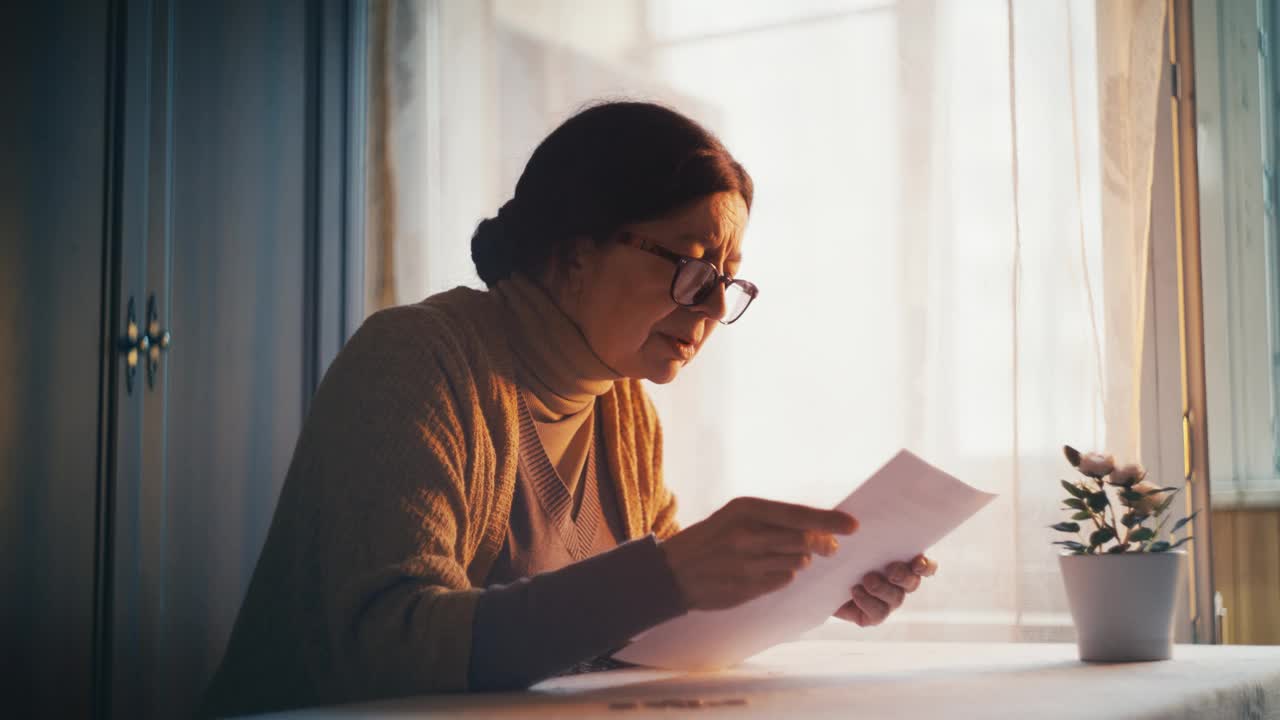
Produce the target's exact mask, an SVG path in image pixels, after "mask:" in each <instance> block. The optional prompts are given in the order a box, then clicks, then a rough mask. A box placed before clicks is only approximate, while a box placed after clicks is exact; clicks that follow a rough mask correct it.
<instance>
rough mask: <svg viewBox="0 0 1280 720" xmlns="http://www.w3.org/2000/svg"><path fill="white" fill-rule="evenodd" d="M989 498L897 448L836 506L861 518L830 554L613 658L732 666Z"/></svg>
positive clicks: (671, 625) (663, 628)
mask: <svg viewBox="0 0 1280 720" xmlns="http://www.w3.org/2000/svg"><path fill="white" fill-rule="evenodd" d="M995 497H996V496H995V495H992V494H991V493H986V492H982V491H980V490H978V489H976V488H974V487H971V486H969V485H967V484H965V483H963V482H961V481H959V480H957V479H956V478H954V477H952V476H950V475H948V474H947V473H944V472H942V471H941V470H939V469H938V468H936V467H934V466H932V465H930V464H929V463H927V462H925V461H924V460H921V459H920V458H919V457H917V456H916V455H914V454H912V453H911V452H909V451H907V450H903V451H901V452H899V453H898V454H897V455H895V456H894V457H893V458H892V459H891V460H889V462H888V463H886V464H885V465H884V466H883V467H881V468H880V469H879V470H877V471H876V472H875V473H874V474H873V475H872V476H871V477H870V478H868V479H867V480H866V482H864V483H862V484H861V485H860V486H858V488H857V489H856V490H854V491H853V492H852V493H851V494H850V495H849V497H847V498H845V499H844V501H843V502H841V503H840V504H839V505H837V506H836V507H838V508H839V509H841V510H844V511H845V512H847V513H849V514H850V515H853V516H854V517H855V518H857V519H858V530H857V532H855V533H854V534H853V535H847V536H841V537H840V549H839V550H838V551H837V552H836V554H835V555H833V556H831V557H826V558H824V557H821V556H817V555H815V556H814V557H813V563H812V564H810V565H809V567H807V568H805V569H804V570H803V571H801V572H800V573H799V574H797V575H796V578H795V580H793V581H792V582H791V584H789V585H788V586H786V587H785V588H782V589H781V590H778V591H776V592H773V593H770V594H768V595H764V596H762V597H758V598H756V599H755V600H752V601H750V602H748V603H744V604H742V605H739V606H738V607H735V608H730V609H728V610H715V611H700V610H694V611H692V612H690V613H688V614H686V615H683V616H681V617H678V618H676V619H674V620H671V621H668V622H665V623H663V624H661V625H658V626H657V627H654V628H652V629H650V630H648V631H646V632H644V633H641V634H640V635H638V636H637V637H636V638H635V639H634V641H633V642H632V643H631V644H630V645H628V646H627V647H625V648H623V649H622V650H620V651H618V652H617V653H615V654H614V657H616V658H618V659H619V660H624V661H626V662H631V663H636V664H638V665H648V666H651V667H658V668H666V669H671V670H716V669H720V668H724V667H728V666H730V665H734V664H737V663H738V662H741V661H742V660H744V659H746V658H748V657H750V656H752V655H755V654H756V653H758V652H760V651H762V650H764V649H766V648H769V647H771V646H773V645H776V644H778V643H780V642H786V641H788V640H791V639H794V638H795V637H797V636H798V635H800V634H802V633H804V632H806V631H808V630H810V629H812V628H814V627H817V626H818V625H820V624H822V623H823V622H824V621H825V620H826V619H827V618H828V617H830V616H831V614H832V613H833V612H835V611H836V609H837V608H839V607H840V606H841V605H843V604H844V603H845V602H846V601H847V600H848V599H849V588H851V587H853V585H854V584H856V583H857V582H858V581H859V580H860V579H861V578H862V577H863V576H864V575H866V574H867V573H868V572H870V571H872V570H881V569H883V568H884V567H885V566H886V565H888V564H889V563H891V562H894V561H896V560H910V559H911V558H913V557H915V556H916V555H917V554H919V553H922V552H924V551H925V550H927V549H929V548H930V547H931V546H933V545H934V544H935V543H937V542H938V541H939V540H941V539H942V538H943V537H945V536H946V535H947V534H948V533H950V532H951V531H952V530H955V529H956V528H957V527H959V526H960V524H961V523H963V522H964V521H965V520H968V519H969V518H970V517H971V516H972V515H973V514H974V513H976V512H978V510H981V509H982V508H983V507H984V506H986V504H987V503H989V502H991V501H992V500H993V499H995Z"/></svg>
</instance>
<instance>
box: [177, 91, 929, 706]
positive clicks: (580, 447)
mask: <svg viewBox="0 0 1280 720" xmlns="http://www.w3.org/2000/svg"><path fill="white" fill-rule="evenodd" d="M751 200H752V182H751V178H750V177H749V176H748V175H747V173H746V171H745V170H744V169H743V168H742V166H741V165H739V164H738V163H737V162H736V161H735V160H734V159H733V157H731V156H730V154H729V153H728V151H726V150H725V148H724V147H723V146H722V145H721V144H720V142H719V141H718V140H717V139H716V138H715V137H713V136H712V135H711V134H710V133H708V132H707V131H706V130H705V129H703V128H702V127H700V126H699V125H698V124H697V123H695V122H693V121H692V120H690V119H688V118H686V117H684V116H682V115H680V114H678V113H676V112H673V111H671V110H669V109H666V108H663V107H660V106H656V105H651V104H647V103H609V104H603V105H598V106H595V107H592V108H590V109H587V110H585V111H583V112H581V113H579V114H578V115H576V116H574V117H572V118H570V119H569V120H568V121H566V122H565V123H564V124H563V125H561V126H560V127H559V128H557V129H556V130H555V131H554V132H552V133H551V135H549V136H548V137H547V138H546V139H545V140H544V141H543V142H542V144H541V145H540V146H539V147H538V148H537V150H536V151H535V152H534V153H533V156H532V157H531V158H530V159H529V163H528V165H527V167H526V168H525V170H524V173H523V174H522V175H521V177H520V180H519V183H518V184H517V185H516V189H515V195H514V197H513V198H512V199H511V200H510V201H509V202H507V203H506V204H505V205H503V206H502V208H501V209H500V210H499V211H498V214H497V216H496V217H493V218H489V219H487V220H484V221H483V222H481V223H480V225H479V227H478V228H477V229H476V232H475V235H474V237H473V238H472V257H473V259H474V261H475V264H476V270H477V271H478V272H479V275H480V278H481V279H482V280H483V281H484V283H485V284H486V285H487V286H488V291H487V292H481V291H477V290H473V289H469V288H456V289H454V290H450V291H448V292H444V293H441V294H438V295H434V296H432V297H429V298H427V299H426V300H423V301H422V302H420V303H417V304H416V305H409V306H404V307H396V308H392V309H389V310H384V311H382V312H379V313H376V314H374V315H373V316H372V317H370V318H369V319H368V320H367V321H366V322H365V323H364V325H363V326H362V327H361V328H360V330H359V331H358V332H357V333H356V334H355V335H354V336H353V337H352V338H351V340H350V342H348V343H347V345H346V347H344V348H343V350H342V352H341V353H340V354H339V355H338V357H337V359H336V360H335V361H334V363H333V365H332V367H331V368H330V369H329V371H328V373H327V374H326V375H325V378H324V381H323V382H322V383H321V385H320V389H319V391H318V392H317V394H316V396H315V399H314V402H313V404H312V407H311V411H310V414H309V416H308V418H307V420H306V423H305V426H304V428H303V431H302V435H301V437H300V438H299V440H298V445H297V448H296V449H295V452H294V456H293V461H292V463H291V465H290V468H289V473H288V477H287V479H286V481H285V485H284V489H283V491H282V493H281V497H280V502H279V505H278V507H277V508H276V513H275V517H274V520H273V522H272V525H271V530H270V534H269V535H268V537H267V541H266V545H265V547H264V548H263V551H262V556H261V558H260V560H259V562H258V565H257V567H256V569H255V571H254V574H253V579H252V582H251V583H250V586H249V591H248V595H247V597H246V598H245V600H244V604H243V606H242V607H241V610H240V614H239V617H238V618H237V620H236V623H235V628H234V630H233V632H232V637H231V641H230V645H229V647H228V649H227V652H226V656H225V657H224V659H223V662H222V665H221V667H220V668H219V670H218V673H217V675H216V676H215V678H214V680H213V682H212V684H211V686H210V688H209V691H208V693H207V695H206V698H205V705H204V707H203V709H202V711H203V712H204V713H205V714H236V713H244V712H260V711H266V710H274V709H281V708H289V707H297V706H302V705H317V704H332V703H342V702H351V701H356V700H365V699H371V698H379V697H390V696H398V695H408V694H421V693H432V692H445V691H463V690H494V689H511V688H523V687H527V686H529V685H530V684H532V683H534V682H536V681H538V680H539V679H542V678H545V677H548V676H551V675H554V674H557V673H561V672H564V671H566V670H570V669H573V668H574V667H575V666H577V665H579V664H580V663H583V662H584V661H589V660H591V659H593V658H597V657H600V656H605V655H607V654H608V653H609V652H610V651H612V650H616V649H617V648H619V647H621V646H623V645H625V644H626V643H627V641H628V640H629V639H630V638H631V637H632V636H634V635H635V634H637V633H638V632H640V631H642V630H645V629H646V628H649V627H652V626H653V625H656V624H658V623H660V622H663V621H665V620H668V619H670V618H673V617H676V616H678V615H680V614H682V613H685V612H687V611H689V610H691V609H702V610H714V609H719V608H728V607H732V606H735V605H738V604H740V603H743V602H745V601H747V600H750V599H752V598H754V597H757V596H759V595H761V594H763V593H768V592H770V591H773V590H776V589H778V588H781V587H782V586H784V585H786V584H787V583H788V582H789V581H790V580H791V579H792V578H793V577H794V575H795V573H796V572H799V571H801V570H802V569H803V568H804V567H805V566H806V565H807V564H808V562H809V560H810V556H811V554H812V553H819V554H824V555H825V554H830V553H831V552H833V551H834V549H835V547H836V536H837V535H848V534H849V533H852V532H853V531H854V530H855V528H856V521H855V520H854V519H853V518H851V517H849V516H848V515H845V514H843V513H841V512H838V511H833V510H822V509H816V508H808V507H803V506H798V505H788V504H784V503H777V502H770V501H765V500H759V499H752V498H738V499H736V500H733V501H732V502H730V503H728V504H727V505H725V506H724V507H723V508H721V509H720V510H719V511H717V512H716V513H714V514H713V515H711V516H710V517H709V518H707V519H706V520H703V521H702V522H699V523H697V524H694V525H692V526H690V527H688V528H686V529H684V530H681V529H680V528H679V527H678V526H677V524H676V520H675V514H676V513H675V507H676V505H675V499H674V498H673V497H672V495H671V493H670V492H668V490H667V488H666V487H665V486H664V485H663V479H662V430H661V426H660V425H659V423H658V417H657V415H656V414H655V412H654V408H653V405H652V404H651V403H650V401H649V399H648V398H647V397H646V395H645V392H644V389H643V385H642V382H641V380H649V381H651V382H655V383H667V382H671V381H672V380H674V379H675V377H676V375H677V374H679V372H680V369H681V368H682V367H684V366H685V365H687V364H688V363H690V362H691V361H693V359H694V357H696V356H697V354H698V351H699V350H700V349H701V348H702V346H703V345H704V344H705V343H706V342H707V341H708V340H710V339H711V335H712V333H713V332H714V331H715V330H716V328H718V327H719V326H720V325H729V324H732V323H733V322H735V321H737V320H738V319H739V318H741V317H742V315H743V313H744V312H746V310H747V309H748V308H749V307H750V305H751V302H752V300H754V299H755V298H756V295H757V292H758V291H757V289H756V286H755V285H753V284H751V283H750V282H747V281H746V280H743V279H741V278H738V277H737V275H738V268H739V266H740V265H741V263H742V258H743V248H742V236H743V230H744V228H745V227H746V224H747V215H748V213H749V211H750V209H751ZM932 571H933V565H932V563H931V562H930V561H928V560H926V559H925V558H923V557H917V558H915V559H914V560H913V561H911V563H909V564H908V563H895V564H894V565H892V566H890V567H889V568H886V571H885V573H884V574H881V573H873V574H871V575H869V576H868V577H866V578H862V579H861V580H862V581H861V583H859V584H858V585H856V586H855V587H853V588H852V590H851V597H850V600H849V602H848V603H847V604H846V605H845V606H844V607H842V608H840V610H839V611H838V612H837V615H838V616H840V617H842V618H845V619H848V620H851V621H853V622H856V623H859V624H861V625H873V624H876V623H878V622H880V621H881V620H883V619H884V617H885V616H886V615H887V614H888V613H889V612H890V611H892V610H893V609H894V608H896V607H897V606H898V605H900V604H901V603H902V599H903V596H904V594H905V593H907V592H910V591H912V590H914V589H915V588H916V587H917V586H918V585H919V582H920V577H922V576H925V575H928V574H931V573H932Z"/></svg>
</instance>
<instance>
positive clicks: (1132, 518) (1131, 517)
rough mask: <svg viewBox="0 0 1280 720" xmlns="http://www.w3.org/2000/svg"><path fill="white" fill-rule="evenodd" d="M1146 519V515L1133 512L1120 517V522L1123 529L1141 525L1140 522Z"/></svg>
mask: <svg viewBox="0 0 1280 720" xmlns="http://www.w3.org/2000/svg"><path fill="white" fill-rule="evenodd" d="M1146 519H1147V516H1146V515H1139V514H1137V513H1135V512H1127V513H1125V514H1124V515H1122V516H1121V517H1120V522H1121V524H1123V525H1124V526H1125V527H1127V528H1131V527H1133V526H1135V525H1141V524H1142V521H1143V520H1146Z"/></svg>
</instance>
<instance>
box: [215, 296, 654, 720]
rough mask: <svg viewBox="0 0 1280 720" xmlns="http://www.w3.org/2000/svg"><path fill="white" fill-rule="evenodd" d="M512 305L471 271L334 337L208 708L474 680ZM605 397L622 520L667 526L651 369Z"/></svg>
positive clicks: (501, 472) (506, 445)
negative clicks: (647, 377) (474, 640)
mask: <svg viewBox="0 0 1280 720" xmlns="http://www.w3.org/2000/svg"><path fill="white" fill-rule="evenodd" d="M503 313H504V311H503V310H502V307H501V304H500V303H499V302H498V299H497V298H496V297H495V296H494V295H492V294H491V293H487V292H481V291H478V290H473V289H470V288H461V287H460V288H456V289H454V290H450V291H448V292H445V293H441V294H439V295H434V296H432V297H430V298H427V299H426V300H424V301H422V302H420V303H418V304H416V305H408V306H401V307H396V308H391V309H388V310H384V311H381V312H378V313H376V314H374V315H373V316H371V317H370V318H369V319H368V320H366V321H365V323H364V324H363V325H362V326H361V328H360V329H359V331H357V332H356V333H355V335H353V336H352V338H351V339H350V341H349V342H348V343H347V344H346V346H345V347H344V348H343V349H342V351H341V352H340V353H339V354H338V356H337V358H336V359H335V360H334V362H333V364H332V366H331V367H330V368H329V370H328V372H326V373H325V377H324V380H323V382H321V384H320V388H319V390H318V391H317V392H316V395H315V397H314V400H313V403H312V406H311V410H310V412H309V414H308V415H307V419H306V422H305V423H304V425H303V428H302V434H301V435H300V437H299V438H298V444H297V446H296V447H295V449H294V454H293V459H292V461H291V463H290V465H289V471H288V475H287V476H286V478H285V483H284V488H283V489H282V491H281V494H280V500H279V504H278V505H277V507H276V510H275V515H274V517H273V518H272V522H271V528H270V531H269V533H268V535H267V540H266V544H265V546H264V547H263V549H262V554H261V555H260V557H259V559H258V564H257V566H256V568H255V569H254V573H253V578H252V580H251V581H250V583H249V590H248V593H247V595H246V597H245V599H244V602H243V604H242V606H241V608H240V613H239V615H238V616H237V618H236V622H235V626H234V628H233V630H232V633H231V640H230V643H229V645H228V648H227V651H226V654H225V655H224V657H223V660H222V663H221V665H220V667H219V669H218V671H217V673H216V674H215V676H214V678H213V680H212V682H211V683H210V685H209V689H208V691H207V692H206V695H205V698H204V704H203V705H202V707H201V709H200V714H201V715H210V714H217V715H225V714H240V713H249V712H265V711H269V710H276V709H284V708H291V707H301V706H309V705H327V704H336V703H345V702H355V701H360V700H366V699H372V698H382V697H394V696H403V695H413V694H422V693H432V692H446V691H461V690H466V689H467V687H466V683H467V669H468V663H469V660H470V644H471V621H472V615H473V612H474V610H475V606H476V601H477V599H478V597H479V595H480V592H481V591H480V590H479V589H478V588H479V587H480V586H482V584H483V582H484V579H485V577H486V576H487V575H488V572H489V568H490V567H491V565H492V564H493V561H494V558H495V557H496V555H497V553H498V551H499V549H500V548H501V545H502V542H503V539H504V538H505V536H506V532H507V518H508V514H509V512H510V509H511V498H512V494H513V490H514V487H515V480H516V459H517V452H518V441H519V431H518V428H519V424H518V418H517V404H516V402H517V401H516V393H517V386H516V384H515V381H514V377H515V376H514V373H513V370H512V356H511V350H510V348H509V346H508V344H507V335H506V331H505V329H504V323H505V322H506V318H505V317H504V315H503ZM598 408H599V411H600V412H601V415H602V418H601V419H602V422H603V427H604V433H605V434H604V438H605V444H606V448H607V457H606V459H607V462H608V463H609V470H610V474H611V475H612V477H613V478H614V481H615V483H616V484H615V493H616V495H617V498H618V503H619V508H620V510H621V512H622V516H623V517H622V520H623V523H624V525H625V529H626V533H627V536H628V538H636V537H640V536H643V535H645V534H647V533H650V532H652V533H655V534H656V535H657V536H658V537H659V538H666V537H668V536H670V535H671V534H674V533H675V532H676V530H677V526H676V523H675V502H674V499H673V497H672V496H671V494H670V493H669V492H668V491H667V489H666V488H665V486H664V485H663V482H662V432H661V428H660V426H659V423H658V417H657V414H656V412H655V410H654V407H653V404H652V402H651V401H650V400H649V398H648V397H647V396H646V394H645V392H644V390H643V388H642V387H641V383H640V381H638V380H632V379H626V380H619V381H617V382H615V383H614V386H613V388H612V389H611V390H609V392H607V393H605V394H604V395H603V396H601V397H600V405H599V406H598Z"/></svg>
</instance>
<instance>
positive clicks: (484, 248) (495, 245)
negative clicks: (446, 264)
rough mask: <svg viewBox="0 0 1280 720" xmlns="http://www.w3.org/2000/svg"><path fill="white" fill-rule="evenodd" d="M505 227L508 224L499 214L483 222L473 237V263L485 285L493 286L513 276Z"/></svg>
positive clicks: (509, 245) (477, 227)
mask: <svg viewBox="0 0 1280 720" xmlns="http://www.w3.org/2000/svg"><path fill="white" fill-rule="evenodd" d="M505 226H506V222H505V221H504V219H503V218H502V216H501V213H499V215H498V216H496V217H491V218H485V219H484V220H481V221H480V224H479V225H477V226H476V231H475V234H473V235H472V236H471V261H472V262H473V263H475V266H476V273H477V274H479V275H480V279H481V280H483V281H484V283H485V285H489V286H492V285H493V284H494V283H496V282H498V281H499V280H502V279H503V278H506V277H508V276H509V275H511V271H512V258H511V243H510V242H509V241H508V239H507V232H506V227H505Z"/></svg>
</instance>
